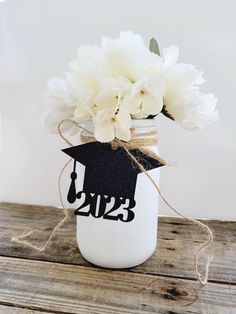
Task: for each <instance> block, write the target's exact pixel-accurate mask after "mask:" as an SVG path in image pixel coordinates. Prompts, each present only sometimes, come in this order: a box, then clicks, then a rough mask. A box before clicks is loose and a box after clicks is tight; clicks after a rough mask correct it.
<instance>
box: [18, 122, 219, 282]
mask: <svg viewBox="0 0 236 314" xmlns="http://www.w3.org/2000/svg"><path fill="white" fill-rule="evenodd" d="M64 122H70V123H72V124H74V125H75V126H77V127H78V128H80V129H81V141H82V142H83V143H90V142H94V141H96V139H95V138H94V136H93V132H91V131H89V130H87V129H85V128H84V127H82V126H81V125H80V124H79V123H77V122H75V121H73V120H70V119H64V120H62V121H61V122H60V123H59V124H58V133H59V135H60V137H61V138H62V139H63V140H64V141H65V142H66V143H67V144H68V145H69V146H71V147H73V146H74V145H73V144H72V143H71V142H70V141H69V140H68V139H67V138H66V137H65V136H64V135H63V133H62V131H61V126H62V124H63V123H64ZM84 132H86V133H87V134H90V135H91V136H89V135H84ZM156 133H157V132H156V131H151V132H143V133H141V134H142V135H141V134H135V133H133V134H135V137H141V136H142V138H141V139H140V138H134V139H131V140H130V141H129V142H123V141H121V140H118V139H114V140H113V141H112V142H110V144H111V145H112V148H114V149H116V148H117V147H122V148H123V149H124V150H125V152H126V153H127V155H128V156H129V157H130V159H131V160H132V161H133V162H134V164H136V165H137V166H138V167H139V168H140V170H141V172H142V173H145V175H146V176H147V177H148V178H149V180H150V181H151V183H152V184H153V186H154V187H155V189H156V190H157V192H158V193H159V195H160V197H161V199H162V200H163V201H164V202H165V204H166V205H167V206H168V207H169V208H170V209H171V210H172V211H173V212H175V213H176V214H177V215H178V216H180V217H182V218H185V219H187V220H188V221H190V222H192V223H195V224H197V225H198V226H200V227H201V228H202V229H203V230H205V232H206V233H207V235H208V238H207V240H206V241H205V242H204V243H202V244H201V245H200V247H199V248H198V250H197V252H196V253H195V254H194V270H195V273H196V276H197V280H198V282H199V283H200V285H201V286H204V285H205V284H206V283H207V281H208V274H209V266H210V262H211V260H212V257H211V256H208V257H207V260H206V264H205V276H204V277H203V276H202V274H201V272H200V270H199V258H200V256H201V254H202V253H203V252H204V251H205V250H206V249H207V248H209V246H210V245H211V244H212V242H213V238H214V236H213V231H212V230H211V228H210V227H209V226H208V225H206V224H204V223H203V222H201V221H199V220H197V219H194V218H190V217H187V216H185V215H183V214H182V213H181V212H180V211H178V210H177V209H176V208H175V207H174V206H172V205H171V204H170V203H169V202H168V201H167V199H166V198H165V196H164V195H163V193H162V192H161V190H160V188H159V186H158V185H157V184H156V182H155V181H154V180H153V178H152V177H151V176H150V174H149V173H148V172H147V170H146V169H145V168H144V166H143V165H142V164H141V163H140V162H139V161H138V159H137V158H136V157H135V156H134V155H133V154H132V153H131V152H130V151H131V150H133V149H138V150H139V151H141V152H143V153H144V154H146V155H148V156H150V157H152V158H154V159H156V160H159V161H161V162H164V161H163V160H162V159H161V158H160V157H159V156H158V155H157V154H155V153H153V152H152V151H151V150H149V149H148V148H146V147H145V146H150V145H153V144H156V143H157V139H156V137H154V135H156ZM144 136H147V137H144ZM71 160H72V158H71V159H70V160H69V161H68V162H66V164H65V165H64V166H63V168H62V169H61V171H60V174H59V178H58V191H59V197H60V202H61V206H62V208H63V212H64V218H63V219H62V220H60V221H59V223H58V224H57V225H56V226H55V227H54V228H53V230H52V232H51V234H50V236H49V238H48V240H47V241H46V243H45V244H44V245H43V246H42V247H38V246H36V245H33V244H31V243H29V242H27V241H26V240H25V239H26V238H27V237H28V236H30V235H31V234H32V232H33V229H35V228H37V229H38V227H34V228H33V229H32V230H31V231H30V232H28V233H26V234H24V235H22V236H18V237H13V238H12V241H14V242H17V243H21V244H24V245H27V246H29V247H31V248H33V249H35V250H37V251H41V252H42V251H44V250H45V249H46V247H47V246H48V244H49V243H50V241H51V239H52V238H53V236H54V234H55V233H56V231H57V230H58V229H59V228H60V227H61V226H62V225H63V224H64V223H65V222H66V221H67V219H68V218H69V212H68V209H67V208H66V207H65V205H64V202H63V197H62V191H61V178H62V175H63V173H64V171H65V169H66V167H67V166H68V165H69V163H70V162H71ZM164 163H165V162H164ZM165 164H166V163H165Z"/></svg>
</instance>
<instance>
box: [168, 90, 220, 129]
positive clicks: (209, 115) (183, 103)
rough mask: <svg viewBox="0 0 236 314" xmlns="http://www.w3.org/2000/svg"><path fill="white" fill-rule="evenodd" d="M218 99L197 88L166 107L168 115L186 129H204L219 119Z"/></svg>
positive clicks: (188, 91)
mask: <svg viewBox="0 0 236 314" xmlns="http://www.w3.org/2000/svg"><path fill="white" fill-rule="evenodd" d="M216 103H217V98H216V97H215V96H214V95H213V94H204V93H202V92H200V91H199V90H197V89H195V88H191V89H189V90H186V91H185V92H184V93H183V94H182V95H179V96H178V97H176V98H175V99H173V100H172V101H171V102H169V103H168V106H166V110H167V112H168V114H170V115H171V117H172V118H173V119H174V120H175V122H176V123H177V124H179V125H181V126H183V127H184V128H190V129H191V128H202V127H203V126H205V125H207V124H209V123H212V122H214V121H216V120H217V119H218V111H215V107H216Z"/></svg>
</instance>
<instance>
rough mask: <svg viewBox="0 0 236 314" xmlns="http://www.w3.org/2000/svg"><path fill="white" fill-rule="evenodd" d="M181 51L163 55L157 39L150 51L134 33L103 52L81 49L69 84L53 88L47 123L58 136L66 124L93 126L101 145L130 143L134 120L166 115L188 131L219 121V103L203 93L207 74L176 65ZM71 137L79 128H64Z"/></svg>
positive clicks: (105, 42)
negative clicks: (117, 142) (71, 122)
mask: <svg viewBox="0 0 236 314" xmlns="http://www.w3.org/2000/svg"><path fill="white" fill-rule="evenodd" d="M178 57H179V50H178V48H177V47H176V46H170V47H169V48H164V49H163V52H162V54H161V55H160V53H159V48H158V44H157V42H156V40H155V39H154V38H152V39H151V41H150V46H149V49H148V48H147V47H146V46H145V44H144V42H143V39H142V38H141V37H140V36H139V35H136V34H133V33H132V32H121V34H120V37H119V38H116V39H112V38H108V37H104V38H102V39H101V45H100V46H97V45H95V46H81V47H80V48H79V49H78V52H77V58H76V59H75V60H74V61H72V62H71V64H70V67H71V72H68V73H66V74H65V78H53V79H51V80H50V81H49V83H48V92H47V101H48V104H49V107H50V111H49V113H48V114H47V117H46V120H45V123H46V125H47V126H48V127H49V128H50V130H51V131H52V132H53V133H56V132H57V131H58V129H57V126H58V124H59V122H60V121H61V120H63V119H70V120H73V121H75V122H78V123H83V122H85V121H93V125H94V136H95V138H96V140H97V141H99V142H109V141H112V140H113V139H114V138H117V139H120V140H123V141H129V140H130V139H131V126H132V119H149V118H154V117H155V116H157V115H158V114H160V113H162V114H163V115H164V116H166V117H167V118H169V119H172V120H173V121H175V122H176V123H177V124H179V125H181V126H182V127H184V128H201V127H202V126H204V125H206V124H209V123H211V122H213V121H215V120H216V119H217V117H218V112H217V111H216V110H215V107H216V103H217V99H216V97H215V96H214V95H213V94H205V93H203V92H202V91H201V90H200V88H199V87H200V85H202V84H203V83H204V79H203V78H202V72H200V71H199V70H197V69H196V67H195V66H193V65H191V64H184V63H177V60H178ZM63 128H64V129H63V131H64V132H65V131H69V132H71V133H72V134H73V133H74V132H78V129H76V131H75V127H74V126H71V124H70V123H64V124H63Z"/></svg>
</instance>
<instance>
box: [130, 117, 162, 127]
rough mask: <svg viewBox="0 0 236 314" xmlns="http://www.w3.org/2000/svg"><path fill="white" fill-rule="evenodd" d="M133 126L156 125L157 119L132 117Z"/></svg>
mask: <svg viewBox="0 0 236 314" xmlns="http://www.w3.org/2000/svg"><path fill="white" fill-rule="evenodd" d="M132 126H133V127H138V128H142V127H144V128H146V127H156V120H155V119H132Z"/></svg>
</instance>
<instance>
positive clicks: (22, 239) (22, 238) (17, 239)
mask: <svg viewBox="0 0 236 314" xmlns="http://www.w3.org/2000/svg"><path fill="white" fill-rule="evenodd" d="M71 161H72V158H71V159H70V160H69V161H67V162H66V164H65V165H64V166H63V168H62V169H61V171H60V174H59V177H58V191H59V197H60V202H61V206H62V208H63V213H64V217H63V218H62V219H61V220H60V221H59V222H58V224H57V225H56V226H55V227H54V228H53V230H52V232H51V233H50V236H49V237H48V239H47V241H46V242H45V244H44V245H43V246H41V247H40V246H37V245H34V244H31V243H30V242H28V241H27V239H28V237H29V236H30V235H31V234H32V233H33V232H34V230H43V231H45V228H41V227H38V226H34V227H32V228H31V230H30V231H29V232H28V233H25V234H23V235H21V236H18V237H12V238H11V241H13V242H16V243H20V244H23V245H25V246H28V247H30V248H32V249H34V250H36V251H38V252H43V251H44V250H45V249H46V248H47V246H48V244H49V243H50V241H51V240H52V238H53V237H54V235H55V233H56V232H57V230H58V229H60V228H61V227H62V226H63V225H64V223H65V222H66V221H67V219H69V212H68V209H67V208H66V207H65V205H64V202H63V197H62V192H61V178H62V175H63V173H64V171H65V169H66V167H67V166H68V165H69V164H70V162H71Z"/></svg>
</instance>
